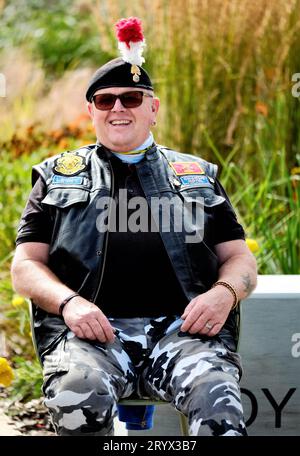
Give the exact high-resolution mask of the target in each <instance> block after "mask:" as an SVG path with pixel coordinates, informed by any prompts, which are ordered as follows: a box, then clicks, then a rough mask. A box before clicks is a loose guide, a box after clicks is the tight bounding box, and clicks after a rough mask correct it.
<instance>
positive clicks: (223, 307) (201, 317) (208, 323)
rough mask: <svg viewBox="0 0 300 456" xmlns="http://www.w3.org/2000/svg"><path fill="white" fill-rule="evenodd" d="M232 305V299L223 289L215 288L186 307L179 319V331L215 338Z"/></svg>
mask: <svg viewBox="0 0 300 456" xmlns="http://www.w3.org/2000/svg"><path fill="white" fill-rule="evenodd" d="M232 304H233V297H232V294H231V292H230V291H229V290H227V289H226V288H225V287H215V288H212V289H211V290H209V291H207V292H206V293H203V294H201V295H199V296H197V297H196V298H194V299H192V300H191V302H190V303H189V304H188V305H187V306H186V308H185V311H184V313H183V314H182V316H181V318H182V319H183V320H185V321H184V323H183V324H182V325H181V331H183V332H186V331H187V332H189V333H190V334H197V333H200V334H205V335H207V336H215V335H216V334H218V332H219V331H220V330H221V328H222V326H223V325H224V323H225V321H226V320H227V317H228V315H229V312H230V310H231V307H232Z"/></svg>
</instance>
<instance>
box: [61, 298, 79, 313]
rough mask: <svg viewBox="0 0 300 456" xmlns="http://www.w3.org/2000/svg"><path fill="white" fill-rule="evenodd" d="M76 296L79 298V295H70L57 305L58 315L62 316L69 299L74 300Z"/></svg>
mask: <svg viewBox="0 0 300 456" xmlns="http://www.w3.org/2000/svg"><path fill="white" fill-rule="evenodd" d="M76 296H80V295H79V293H72V294H71V295H70V296H68V297H67V298H66V299H64V300H63V302H62V303H61V304H60V305H59V314H60V315H62V313H63V310H64V307H65V305H66V304H67V303H68V302H69V301H71V299H73V298H75V297H76Z"/></svg>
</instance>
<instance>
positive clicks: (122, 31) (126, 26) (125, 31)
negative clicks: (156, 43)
mask: <svg viewBox="0 0 300 456" xmlns="http://www.w3.org/2000/svg"><path fill="white" fill-rule="evenodd" d="M116 34H117V38H118V40H119V41H123V42H125V43H126V45H127V47H128V48H130V45H129V42H130V41H133V42H134V43H136V42H138V41H143V39H144V35H143V30H142V21H141V20H140V19H139V18H138V17H129V18H128V19H121V20H119V21H118V22H117V23H116Z"/></svg>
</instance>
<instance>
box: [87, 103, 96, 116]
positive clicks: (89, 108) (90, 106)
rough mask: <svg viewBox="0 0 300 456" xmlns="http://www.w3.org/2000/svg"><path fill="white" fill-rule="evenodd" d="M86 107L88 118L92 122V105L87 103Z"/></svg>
mask: <svg viewBox="0 0 300 456" xmlns="http://www.w3.org/2000/svg"><path fill="white" fill-rule="evenodd" d="M86 107H87V110H88V113H89V116H90V118H91V119H92V120H93V119H94V112H93V105H92V103H89V102H87V104H86Z"/></svg>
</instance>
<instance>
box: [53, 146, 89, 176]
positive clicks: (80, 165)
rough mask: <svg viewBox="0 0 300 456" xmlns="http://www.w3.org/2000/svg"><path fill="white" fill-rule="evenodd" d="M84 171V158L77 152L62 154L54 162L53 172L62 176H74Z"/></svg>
mask: <svg viewBox="0 0 300 456" xmlns="http://www.w3.org/2000/svg"><path fill="white" fill-rule="evenodd" d="M85 169H86V163H85V159H84V157H82V156H81V155H78V153H77V152H64V153H63V154H62V155H61V156H60V157H59V158H57V159H56V160H55V162H54V169H53V171H54V172H55V174H60V175H62V176H75V175H76V174H79V173H81V171H83V170H85Z"/></svg>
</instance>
